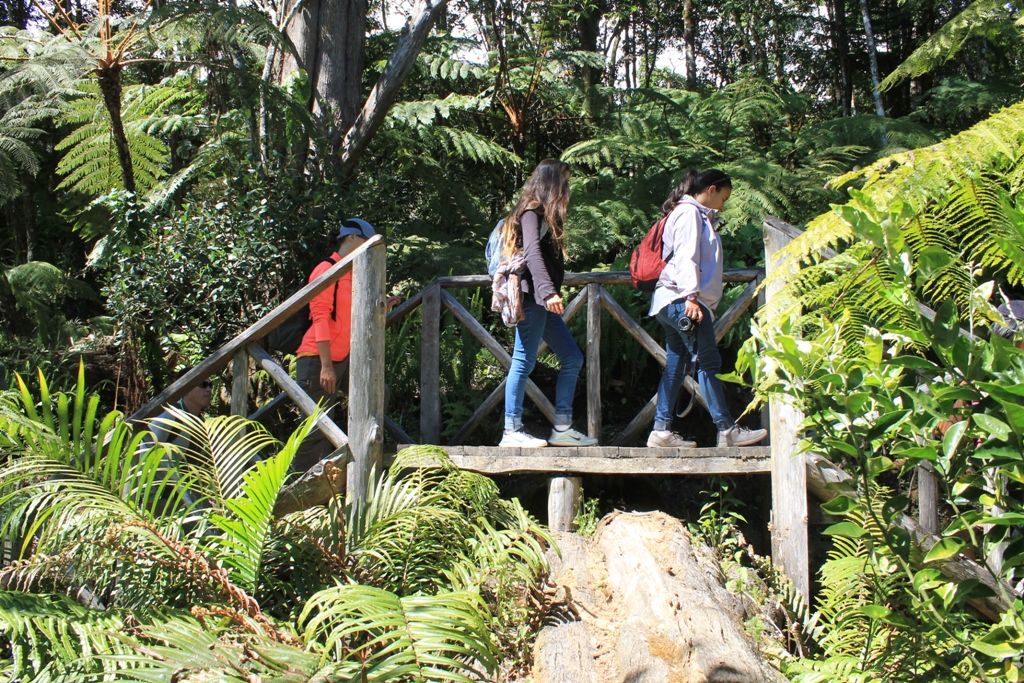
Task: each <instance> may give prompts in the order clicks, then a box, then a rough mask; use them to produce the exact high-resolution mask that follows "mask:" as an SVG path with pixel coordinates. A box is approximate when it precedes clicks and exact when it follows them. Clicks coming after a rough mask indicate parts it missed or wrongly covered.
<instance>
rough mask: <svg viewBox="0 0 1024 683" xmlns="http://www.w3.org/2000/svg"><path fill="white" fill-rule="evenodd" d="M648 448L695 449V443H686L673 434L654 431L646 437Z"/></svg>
mask: <svg viewBox="0 0 1024 683" xmlns="http://www.w3.org/2000/svg"><path fill="white" fill-rule="evenodd" d="M647 447H648V448H696V447H697V442H696V441H687V440H686V439H684V438H683V437H681V436H679V435H678V434H676V433H675V432H663V431H660V430H657V429H655V430H654V431H653V432H651V435H650V436H649V437H647Z"/></svg>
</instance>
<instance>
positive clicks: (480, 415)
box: [448, 287, 587, 446]
mask: <svg viewBox="0 0 1024 683" xmlns="http://www.w3.org/2000/svg"><path fill="white" fill-rule="evenodd" d="M585 303H587V289H586V288H585V287H584V288H583V289H582V290H580V293H579V294H577V295H576V297H575V298H574V299H573V300H572V301H571V302H569V305H568V306H566V307H565V313H563V314H562V320H564V321H565V322H569V321H570V320H572V318H573V316H574V315H576V313H577V311H579V310H580V309H581V308H582V307H583V304H585ZM547 348H548V345H547V344H546V343H544V342H541V343H540V347H539V348H538V349H537V355H538V356H539V355H540V354H542V353H544V352H545V351H546V350H547ZM507 383H508V378H506V379H503V380H501V384H499V385H498V386H497V388H496V389H495V390H494V391H492V392H491V394H490V395H489V396H488V397H487V398H486V399H484V402H483V403H481V404H480V406H479V407H478V408H477V409H476V410H475V411H473V414H472V415H470V416H469V419H468V420H466V424H464V425H462V427H460V428H459V431H458V432H457V433H456V434H455V436H453V437H452V438H451V439H450V440H449V441H448V445H449V446H451V445H455V444H458V443H461V442H462V441H463V440H465V438H466V437H467V436H469V435H470V434H472V433H473V430H475V429H476V428H477V427H478V426H480V423H481V422H483V419H484V418H485V417H487V416H488V415H490V414H491V411H493V410H494V409H495V408H497V407H498V405H499V404H500V403H501V402H502V401H503V400H504V399H505V385H506V384H507Z"/></svg>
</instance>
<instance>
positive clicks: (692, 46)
mask: <svg viewBox="0 0 1024 683" xmlns="http://www.w3.org/2000/svg"><path fill="white" fill-rule="evenodd" d="M696 36H697V26H696V22H695V21H694V19H693V0H683V54H684V55H685V61H686V89H687V90H696V89H697V44H696V41H697V38H696Z"/></svg>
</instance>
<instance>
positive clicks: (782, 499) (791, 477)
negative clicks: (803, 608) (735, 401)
mask: <svg viewBox="0 0 1024 683" xmlns="http://www.w3.org/2000/svg"><path fill="white" fill-rule="evenodd" d="M790 241H792V237H790V236H789V235H788V234H786V233H784V232H780V231H779V230H777V229H776V228H775V227H773V225H772V224H771V223H769V222H768V221H767V220H765V223H764V254H765V256H764V262H765V267H766V272H767V274H768V275H767V276H768V282H767V283H766V286H765V298H766V300H767V306H768V314H769V315H772V314H773V311H777V310H778V309H779V307H780V306H781V304H780V303H779V296H778V294H779V292H780V291H781V290H782V288H783V287H784V286H785V280H784V279H782V278H772V277H771V276H772V273H773V272H775V271H777V270H785V271H789V272H795V270H796V269H797V266H798V264H797V263H795V262H794V260H793V259H789V260H785V259H779V258H778V257H777V254H779V252H780V251H782V249H783V248H784V247H785V246H786V245H787V244H789V242H790ZM769 405H770V415H771V434H772V443H771V450H772V562H773V564H775V566H777V567H779V568H781V569H782V570H783V571H784V572H785V573H786V575H787V576H789V578H790V579H792V580H793V585H794V586H795V587H796V589H797V590H798V591H799V592H800V593H802V594H803V595H804V597H810V595H811V565H810V557H809V556H808V546H807V540H808V532H807V467H806V465H805V464H804V462H803V459H802V458H800V457H797V455H796V454H797V452H798V447H797V444H798V442H799V441H800V424H801V423H802V422H803V418H804V416H803V414H802V413H800V411H798V410H797V409H796V408H794V407H793V406H792V405H791V404H789V403H786V402H784V401H780V400H778V399H775V398H773V399H770V400H769Z"/></svg>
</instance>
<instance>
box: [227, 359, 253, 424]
mask: <svg viewBox="0 0 1024 683" xmlns="http://www.w3.org/2000/svg"><path fill="white" fill-rule="evenodd" d="M248 413H249V352H248V350H247V349H246V348H245V347H244V346H243V347H242V348H240V349H238V351H236V352H235V360H234V361H233V362H232V364H231V414H232V415H241V416H242V417H245V416H246V415H248Z"/></svg>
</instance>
